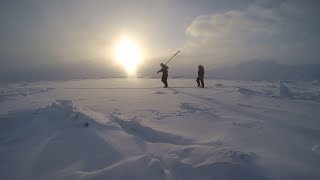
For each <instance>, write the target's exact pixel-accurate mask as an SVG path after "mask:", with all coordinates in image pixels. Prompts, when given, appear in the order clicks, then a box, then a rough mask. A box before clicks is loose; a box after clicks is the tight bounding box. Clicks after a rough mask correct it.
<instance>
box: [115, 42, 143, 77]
mask: <svg viewBox="0 0 320 180" xmlns="http://www.w3.org/2000/svg"><path fill="white" fill-rule="evenodd" d="M115 55H116V58H117V60H118V62H119V63H120V64H121V65H122V66H123V67H124V69H125V70H126V72H127V74H128V75H129V76H133V75H135V73H136V69H137V66H138V65H139V63H140V62H141V51H140V48H139V46H138V45H137V44H136V43H135V42H133V41H132V40H131V39H130V38H129V37H127V36H125V37H123V38H122V39H121V40H120V42H119V43H118V44H117V45H116V47H115Z"/></svg>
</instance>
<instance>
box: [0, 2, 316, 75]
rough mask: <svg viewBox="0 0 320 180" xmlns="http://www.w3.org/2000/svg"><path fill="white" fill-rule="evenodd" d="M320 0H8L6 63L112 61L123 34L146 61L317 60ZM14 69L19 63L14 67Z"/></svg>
mask: <svg viewBox="0 0 320 180" xmlns="http://www.w3.org/2000/svg"><path fill="white" fill-rule="evenodd" d="M319 5H320V1H317V0H303V1H302V0H277V1H276V0H269V1H267V0H237V1H234V0H197V1H195V0H117V1H112V0H67V1H65V0H28V1H25V0H2V1H1V5H0V24H1V28H0V40H1V44H0V62H1V64H2V65H3V66H6V65H7V66H10V67H19V66H31V67H32V66H39V64H40V65H44V66H45V65H50V64H56V65H59V64H60V63H61V64H64V63H77V62H89V63H101V62H102V61H104V62H107V63H109V62H110V63H112V62H113V61H114V55H113V54H114V53H113V48H114V46H115V44H116V43H117V41H119V39H120V38H121V37H122V36H123V35H127V36H129V37H131V38H132V39H133V40H134V41H135V42H136V43H137V44H138V45H139V46H140V48H141V49H142V53H143V56H144V59H145V61H149V62H148V63H152V59H154V58H162V57H166V56H170V55H171V54H173V53H174V52H175V51H176V50H178V49H181V50H182V53H181V54H180V55H179V61H177V62H176V63H177V64H180V65H184V66H188V65H189V64H190V65H193V64H198V63H202V64H206V66H207V67H208V66H210V65H214V64H221V63H229V62H233V63H237V62H240V61H243V60H252V59H260V60H276V61H278V62H282V63H319V61H320V59H319V54H320V53H319V47H320V21H319V17H320V13H319V12H320V11H319V10H318V8H319ZM13 69H14V68H13Z"/></svg>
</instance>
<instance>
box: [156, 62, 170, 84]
mask: <svg viewBox="0 0 320 180" xmlns="http://www.w3.org/2000/svg"><path fill="white" fill-rule="evenodd" d="M160 66H161V69H160V70H159V71H158V72H157V74H158V73H159V72H162V77H161V81H162V82H163V84H164V88H167V87H168V68H169V67H168V66H166V65H165V64H163V63H161V64H160Z"/></svg>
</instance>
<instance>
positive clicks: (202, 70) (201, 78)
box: [197, 65, 204, 88]
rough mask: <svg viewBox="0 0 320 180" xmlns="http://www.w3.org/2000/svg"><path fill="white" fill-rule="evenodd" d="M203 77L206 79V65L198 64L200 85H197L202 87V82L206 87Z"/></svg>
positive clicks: (198, 81)
mask: <svg viewBox="0 0 320 180" xmlns="http://www.w3.org/2000/svg"><path fill="white" fill-rule="evenodd" d="M203 79H204V67H203V66H202V65H199V66H198V78H197V83H198V86H197V87H200V82H201V87H202V88H204V82H203Z"/></svg>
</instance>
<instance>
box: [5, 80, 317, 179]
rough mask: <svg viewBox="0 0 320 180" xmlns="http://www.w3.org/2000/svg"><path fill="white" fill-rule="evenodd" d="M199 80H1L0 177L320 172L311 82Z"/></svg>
mask: <svg viewBox="0 0 320 180" xmlns="http://www.w3.org/2000/svg"><path fill="white" fill-rule="evenodd" d="M205 82H206V85H207V86H206V88H196V87H193V86H194V85H196V84H195V82H194V80H192V81H191V80H189V79H173V80H170V84H172V85H174V86H172V87H169V88H162V87H160V86H161V82H159V80H158V79H137V80H132V81H131V80H128V79H101V80H80V81H67V82H54V83H53V82H52V83H49V82H46V83H40V82H39V83H32V84H31V83H24V84H8V85H2V86H1V87H0V89H1V91H0V123H1V125H0V179H13V180H16V179H17V180H18V179H27V180H29V179H30V180H31V179H32V180H34V179H35V180H40V179H66V180H67V179H68V180H69V179H71V180H72V179H74V180H84V179H99V180H100V179H119V180H124V179H156V180H157V179H159V180H160V179H163V180H180V179H183V180H207V179H208V180H211V179H226V180H239V179H252V180H267V179H268V180H269V179H270V180H271V179H272V180H273V179H275V180H280V179H281V180H289V179H290V180H300V179H308V180H309V179H310V180H318V179H319V177H320V174H319V168H318V167H320V153H319V152H320V151H319V149H320V148H319V147H320V146H319V144H320V141H319V139H320V124H319V117H320V111H319V108H320V104H319V102H320V101H319V100H320V98H319V90H320V89H319V84H318V82H311V83H308V82H251V81H248V82H243V81H222V80H220V81H215V80H206V81H205ZM192 83H193V84H192ZM215 84H216V85H215ZM217 84H221V85H217ZM222 84H223V85H222ZM141 85H144V86H143V87H139V86H141ZM284 86H285V87H286V88H283V87H284ZM281 87H282V88H281ZM48 88H49V89H48ZM41 89H42V90H44V91H41ZM281 89H282V90H281ZM285 89H286V90H285ZM18 92H22V93H25V96H24V95H21V94H20V93H18ZM288 95H289V96H288Z"/></svg>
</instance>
